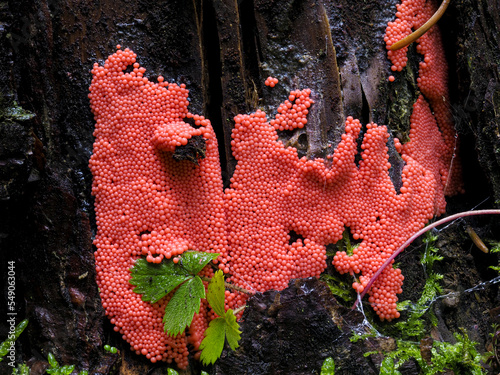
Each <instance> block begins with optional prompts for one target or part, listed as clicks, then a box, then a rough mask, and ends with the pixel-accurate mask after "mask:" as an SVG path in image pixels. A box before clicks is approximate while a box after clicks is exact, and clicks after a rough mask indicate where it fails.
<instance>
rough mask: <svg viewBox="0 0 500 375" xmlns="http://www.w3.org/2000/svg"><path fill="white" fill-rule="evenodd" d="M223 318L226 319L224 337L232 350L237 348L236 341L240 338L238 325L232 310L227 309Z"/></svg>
mask: <svg viewBox="0 0 500 375" xmlns="http://www.w3.org/2000/svg"><path fill="white" fill-rule="evenodd" d="M224 319H225V321H226V338H227V342H228V343H229V346H230V347H231V349H232V350H235V349H236V348H238V346H239V345H238V341H240V339H241V336H240V334H241V331H240V325H239V324H238V322H237V321H236V316H234V313H233V310H231V309H229V310H227V312H226V314H225V316H224Z"/></svg>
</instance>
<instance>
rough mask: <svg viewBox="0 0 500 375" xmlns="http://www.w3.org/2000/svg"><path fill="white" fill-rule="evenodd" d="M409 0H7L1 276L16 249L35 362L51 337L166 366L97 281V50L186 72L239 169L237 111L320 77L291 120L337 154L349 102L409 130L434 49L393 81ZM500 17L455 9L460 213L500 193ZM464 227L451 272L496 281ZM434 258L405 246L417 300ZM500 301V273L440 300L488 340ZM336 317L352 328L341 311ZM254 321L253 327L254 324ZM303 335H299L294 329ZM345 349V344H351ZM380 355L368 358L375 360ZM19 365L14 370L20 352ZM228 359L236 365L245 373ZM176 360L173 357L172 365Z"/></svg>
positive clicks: (2, 32) (270, 104)
mask: <svg viewBox="0 0 500 375" xmlns="http://www.w3.org/2000/svg"><path fill="white" fill-rule="evenodd" d="M395 3H396V1H395V0H390V1H377V0H374V1H350V0H339V1H331V2H329V1H324V0H322V1H313V0H295V1H292V0H280V1H277V0H276V1H273V0H242V1H236V0H233V1H231V0H224V1H222V0H194V1H192V2H190V1H185V0H169V1H152V0H130V1H129V0H113V1H92V2H75V1H70V0H34V1H33V0H29V1H28V0H18V1H3V2H0V22H1V23H0V51H1V53H0V64H1V69H0V89H1V97H0V99H1V100H0V251H1V253H0V260H1V262H0V266H1V267H2V269H1V270H0V275H2V277H3V279H2V281H3V284H2V285H5V281H6V280H5V277H6V276H5V275H6V267H7V262H8V261H15V265H16V288H17V289H16V293H17V294H16V296H17V299H16V303H17V305H16V312H17V314H18V315H17V318H18V321H20V320H21V318H23V317H25V316H26V317H28V318H29V319H30V324H29V326H28V329H27V330H26V332H25V333H23V335H22V336H21V339H20V340H19V344H18V347H17V349H18V350H17V355H18V360H24V361H29V363H30V364H33V366H34V367H33V368H34V369H35V368H36V369H39V370H37V371H38V373H42V369H43V367H44V363H45V362H44V361H45V360H46V358H47V354H48V353H49V352H53V353H54V354H55V355H56V358H57V359H58V360H59V362H60V363H64V364H76V365H77V369H78V370H81V369H90V371H91V373H92V372H94V373H102V374H108V373H116V371H117V369H119V368H121V373H129V374H136V373H137V374H143V373H146V372H147V371H149V370H150V369H152V368H153V367H152V366H151V364H149V363H148V361H146V360H145V359H144V358H141V357H137V356H135V355H134V354H132V353H130V352H129V351H128V345H127V344H126V343H125V342H123V341H122V340H121V338H120V337H119V335H116V334H115V333H114V332H113V331H112V327H111V325H110V324H109V323H107V320H106V319H105V317H104V312H103V309H102V307H101V304H100V299H99V295H98V290H97V286H96V284H95V281H94V280H95V271H94V260H93V249H92V244H91V243H92V233H95V229H96V228H95V222H94V214H93V201H92V197H91V196H90V186H91V178H92V177H91V174H90V172H89V169H88V166H87V163H88V159H89V157H90V154H91V150H92V143H93V137H92V132H93V127H94V124H93V117H92V114H91V112H90V109H89V102H88V98H87V93H88V86H89V84H90V80H91V74H90V70H91V68H92V65H93V64H94V62H99V63H102V62H103V60H104V59H105V58H106V57H107V56H108V55H109V54H111V53H113V52H114V51H115V45H116V44H121V45H122V46H123V47H129V48H131V49H132V50H134V52H136V53H137V55H138V61H139V62H140V64H141V65H142V66H144V67H146V69H147V73H146V75H147V76H148V77H150V78H155V77H156V76H157V75H160V74H161V75H163V76H164V77H165V79H166V80H167V81H172V82H177V83H185V84H186V85H187V87H188V88H189V90H190V98H191V105H190V110H191V111H192V112H193V113H200V114H204V115H206V116H207V117H208V118H210V119H211V120H212V123H213V125H214V128H215V129H216V132H217V134H218V138H219V143H220V152H221V161H222V164H223V174H224V175H223V176H224V178H225V181H226V182H227V180H228V178H229V177H230V176H231V173H232V171H233V170H234V166H235V160H234V159H233V158H232V155H231V150H230V143H229V141H230V130H231V127H232V118H233V116H235V115H236V114H238V113H244V112H249V111H254V110H256V109H257V108H261V109H264V110H266V111H267V112H268V116H273V115H274V114H275V110H276V106H277V105H278V104H279V103H281V102H282V101H283V100H284V99H285V98H286V97H287V96H288V91H289V90H293V89H303V88H307V87H308V88H311V89H312V91H313V98H314V100H315V105H314V106H313V108H312V109H311V113H310V115H309V123H308V125H307V127H306V129H303V130H299V131H297V132H296V133H289V132H283V134H281V135H280V136H281V137H282V139H284V140H285V141H286V142H287V144H289V145H293V146H294V147H297V149H298V150H299V153H301V154H302V155H306V156H308V157H315V156H324V155H325V154H327V153H328V152H329V151H328V150H329V148H328V145H329V144H332V145H335V144H336V142H337V141H338V139H339V137H340V134H341V131H342V126H343V121H344V119H345V117H346V116H348V115H350V116H353V117H355V118H359V119H360V120H361V121H362V122H363V123H367V122H369V121H374V122H377V123H379V124H387V125H389V127H390V129H391V131H392V133H393V135H394V136H398V137H400V138H401V139H405V132H407V130H408V126H409V122H408V119H409V115H410V114H411V105H412V104H413V101H414V99H415V97H416V92H415V85H414V81H413V80H414V77H415V74H416V70H415V67H416V61H417V60H416V59H417V57H416V56H414V57H413V59H414V60H413V62H412V63H411V64H409V67H410V68H409V69H408V71H407V76H408V79H406V80H401V83H400V84H399V85H388V83H387V80H386V79H387V76H388V75H389V66H390V63H389V62H388V60H387V59H386V56H385V46H384V43H383V34H384V31H385V25H386V23H387V21H389V20H391V19H392V18H393V14H394V12H395ZM499 14H500V9H499V4H498V2H497V1H494V0H486V1H473V0H464V1H453V2H452V3H451V5H450V7H449V9H448V11H447V14H446V15H445V17H444V18H443V19H442V21H441V26H442V29H443V32H444V38H445V44H446V52H447V55H448V58H449V61H450V87H451V91H452V103H450V105H451V106H452V108H453V110H454V113H456V125H457V129H458V131H459V134H460V136H461V138H462V149H461V154H462V160H463V162H464V178H465V181H464V182H465V187H466V191H467V193H466V194H465V195H463V196H460V197H456V198H454V199H453V200H452V201H451V204H450V206H449V207H450V210H455V211H458V210H463V209H469V208H471V207H473V206H475V205H476V204H478V203H479V202H481V201H482V200H484V199H486V200H487V201H486V203H485V204H484V205H485V206H488V207H491V206H493V205H495V204H496V205H498V203H497V202H498V201H499V200H500V156H499V155H500V136H499V134H500V129H499V123H500V117H499V116H500V83H499V82H500V80H499V70H498V69H499V66H500V50H499V44H500V43H499V42H500V40H499V35H500V34H499V27H500V19H499V18H498V17H499ZM269 75H271V76H273V77H276V78H278V79H279V80H280V84H279V85H278V86H277V87H276V88H274V89H271V88H268V87H266V86H264V80H265V78H266V77H267V76H269ZM330 149H333V148H330ZM330 152H331V151H330ZM391 162H392V163H393V164H396V163H395V161H393V160H391ZM498 222H499V220H498V219H491V218H488V219H479V218H478V219H474V221H472V222H471V221H469V224H472V225H474V228H475V229H476V231H477V232H478V234H479V235H480V236H482V237H483V238H485V239H488V238H489V239H492V240H498V239H499V238H498V231H499V229H500V228H499V224H498ZM462 229H463V228H461V227H458V229H456V232H454V233H455V237H454V238H453V239H448V237H445V240H443V241H445V242H444V243H443V246H444V248H445V256H446V258H445V262H444V264H443V265H442V267H443V271H442V272H443V273H446V274H449V275H450V276H449V278H448V279H446V280H445V281H446V283H447V284H446V285H445V286H446V288H448V289H450V290H457V291H463V290H465V289H467V288H470V287H471V286H474V285H477V284H479V283H480V282H482V281H485V280H488V279H491V277H492V273H491V272H490V271H488V268H487V266H488V265H491V264H495V262H497V261H498V260H497V259H496V258H495V257H494V256H493V255H482V254H480V253H478V252H477V251H475V249H474V248H472V247H471V242H470V240H469V239H468V238H467V237H466V236H465V235H463V233H464V232H463V230H462ZM450 243H451V245H450ZM416 261H417V260H416V259H413V257H412V256H408V257H406V258H404V259H403V260H402V263H403V265H406V266H405V267H406V269H404V268H403V272H404V273H405V275H407V278H408V280H414V284H412V285H415V288H410V289H408V288H407V289H405V295H404V296H403V299H404V298H409V297H414V296H415V295H416V294H418V290H419V289H418V286H421V283H422V280H423V277H424V275H422V274H419V272H420V271H421V270H420V268H419V267H415V266H414V264H415V262H416ZM405 285H409V284H405ZM2 293H3V300H2V302H1V309H0V314H1V315H0V319H1V325H0V327H1V330H0V340H1V339H2V338H3V337H5V336H6V332H7V331H6V329H7V327H6V326H5V321H6V318H4V317H6V316H7V315H6V313H7V312H6V311H5V309H6V304H5V303H4V302H5V301H6V300H7V296H6V290H5V288H3V290H2ZM287 293H292V292H291V291H289V292H287ZM270 294H272V293H270ZM322 296H323V295H322ZM315 298H316V297H315ZM321 298H323V297H321ZM495 300H496V301H497V302H496V304H497V305H498V300H499V296H498V288H496V289H495V288H493V289H489V290H488V292H487V293H486V294H485V295H480V296H479V297H478V296H475V297H474V298H473V297H471V294H468V295H466V296H464V297H463V298H462V300H461V301H460V303H458V304H456V305H455V304H454V302H453V301H448V305H446V306H444V307H440V308H441V309H442V311H444V312H443V314H441V315H440V324H441V325H440V327H441V328H440V329H441V331H440V332H441V333H442V336H443V337H446V335H448V336H449V334H447V333H446V332H449V331H451V330H452V329H455V328H458V327H459V326H464V327H466V329H467V330H468V331H469V332H472V333H473V332H477V334H476V335H475V336H474V337H473V338H474V339H475V340H476V341H479V342H480V344H481V345H483V347H484V345H485V342H486V340H487V334H488V332H487V329H488V327H489V325H490V324H491V323H492V322H493V321H494V319H498V317H496V315H495V314H494V313H492V316H491V317H490V315H488V311H490V310H491V311H494V310H492V309H493V308H494V307H496V306H495V302H494V301H495ZM263 303H265V302H263ZM271 303H272V302H271ZM325 303H326V302H325ZM328 303H330V302H328ZM328 303H327V304H328ZM305 308H307V307H305ZM263 309H264V310H267V309H268V307H267V306H266V307H265V308H263ZM485 311H486V313H483V312H485ZM311 313H312V312H311ZM248 314H249V315H250V314H258V312H252V311H249V312H248ZM470 316H472V318H470ZM451 317H453V319H452V318H451ZM292 318H296V317H295V316H292V317H290V319H292ZM318 319H319V318H318ZM299 320H300V318H299ZM457 322H460V323H457ZM318 324H319V325H321V324H320V323H318ZM325 327H329V328H328V329H331V330H332V332H333V331H338V330H339V328H336V327H335V324H332V322H331V321H327V322H326V323H325ZM474 327H476V331H474V329H475V328H474ZM477 327H479V328H477ZM272 329H274V330H276V329H277V330H279V329H281V328H279V327H277V328H276V327H274V328H272ZM244 330H245V335H247V332H249V331H248V329H247V328H245V326H244ZM296 334H300V332H297V333H296ZM248 335H249V336H250V337H244V340H247V341H245V342H250V341H251V340H252V339H254V338H252V337H251V335H252V333H251V332H250V333H248ZM300 340H301V339H300V338H297V337H296V335H294V337H293V342H296V341H300ZM293 342H292V343H290V342H288V341H286V340H285V344H286V345H287V348H289V347H291V346H293V345H292V344H293ZM106 343H108V344H111V345H115V346H117V347H118V348H120V349H121V353H122V357H121V359H120V358H119V356H117V355H111V354H107V353H105V352H104V351H103V349H102V347H103V345H104V344H106ZM269 343H270V342H269ZM269 343H268V342H265V343H262V345H266V344H269ZM245 350H246V349H245ZM252 350H253V349H252ZM328 350H330V351H331V352H332V353H334V352H339V350H341V349H339V348H338V347H337V346H336V345H335V343H333V344H331V348H329V349H328ZM360 350H361V349H360ZM366 350H371V349H366ZM264 352H266V353H267V352H268V353H272V351H271V350H269V351H262V353H264ZM247 353H248V352H247ZM251 353H253V352H251ZM241 355H242V354H241V353H240V354H237V357H238V358H239V359H241ZM321 355H323V354H321ZM228 358H229V357H228ZM319 358H323V357H318V358H316V359H315V361H314V363H313V364H311V366H312V367H311V368H310V369H311V371H312V372H311V373H314V371H317V366H318V364H319V363H320V361H319ZM268 360H272V359H268ZM280 360H282V359H280ZM361 360H363V357H360V361H361ZM365 360H366V361H367V362H366V363H364V364H359V366H373V365H374V364H373V363H374V362H373V360H372V359H365ZM120 361H121V362H120ZM227 361H228V359H225V362H223V363H229V362H227ZM370 361H371V362H370ZM1 365H2V367H0V371H1V372H2V373H4V369H5V368H6V367H5V366H6V363H5V361H4V362H2V364H1ZM224 366H225V365H224V364H221V365H220V367H219V369H220V370H217V371H219V372H218V373H231V370H230V367H228V369H229V370H227V369H226V370H223V369H224ZM195 367H196V366H195ZM313 367H314V368H313ZM193 368H194V367H193ZM126 369H128V370H126ZM126 371H129V372H126ZM162 371H164V368H160V367H158V366H156V367H155V370H154V373H164V372H162ZM193 371H194V370H193ZM224 371H225V372H224ZM35 373H36V372H35ZM262 373H266V372H265V371H264V372H262ZM267 373H269V372H267ZM289 373H293V372H289ZM297 373H299V372H297ZM367 373H368V372H367Z"/></svg>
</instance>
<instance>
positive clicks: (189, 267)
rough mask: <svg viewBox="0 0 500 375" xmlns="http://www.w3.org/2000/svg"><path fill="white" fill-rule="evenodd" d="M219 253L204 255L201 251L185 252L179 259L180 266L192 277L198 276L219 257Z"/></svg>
mask: <svg viewBox="0 0 500 375" xmlns="http://www.w3.org/2000/svg"><path fill="white" fill-rule="evenodd" d="M219 255H220V254H218V253H202V252H199V251H185V252H184V253H183V254H182V255H181V256H180V257H179V258H180V262H179V264H181V265H182V267H184V269H185V270H186V271H188V272H189V273H190V274H191V275H197V274H198V272H200V271H201V270H202V269H203V267H205V266H206V265H207V264H208V263H209V262H211V261H212V260H214V259H217V257H218V256H219Z"/></svg>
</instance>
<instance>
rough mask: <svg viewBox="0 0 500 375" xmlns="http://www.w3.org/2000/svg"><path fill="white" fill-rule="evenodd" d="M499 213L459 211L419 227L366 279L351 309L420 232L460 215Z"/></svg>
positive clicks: (496, 213) (493, 211)
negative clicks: (366, 282) (368, 279)
mask: <svg viewBox="0 0 500 375" xmlns="http://www.w3.org/2000/svg"><path fill="white" fill-rule="evenodd" d="M499 214H500V210H495V209H492V210H477V211H465V212H459V213H457V214H454V215H451V216H448V217H445V218H443V219H441V220H438V221H436V222H434V223H432V224H429V225H428V226H426V227H425V228H422V229H420V230H419V231H418V232H417V233H415V234H414V235H413V236H411V237H410V238H408V240H406V242H405V243H403V244H402V245H401V246H400V247H399V248H398V249H397V250H396V251H395V252H394V253H392V254H391V256H390V257H389V258H388V259H387V260H386V261H385V262H384V264H382V266H381V267H380V268H379V269H378V270H377V272H375V274H374V275H373V276H372V278H371V279H370V281H368V284H366V286H365V288H364V289H363V292H361V297H360V298H359V299H357V300H356V302H355V303H354V305H353V306H352V308H353V309H354V308H356V306H357V305H358V301H359V300H360V299H361V298H363V297H364V295H365V294H366V293H367V292H368V291H369V290H370V288H371V286H372V285H373V283H374V282H375V280H377V278H378V277H379V276H380V274H381V273H382V272H383V271H384V269H385V268H386V267H387V266H388V265H390V264H391V263H392V261H393V260H394V258H396V256H398V254H399V253H400V252H402V251H403V250H404V249H406V248H407V247H408V245H410V244H411V243H412V242H413V241H414V240H415V239H417V238H418V237H420V236H421V235H422V234H424V233H425V232H427V231H428V230H430V229H433V228H435V227H437V226H438V225H441V224H444V223H447V222H449V221H453V220H455V219H459V218H461V217H466V216H476V215H499Z"/></svg>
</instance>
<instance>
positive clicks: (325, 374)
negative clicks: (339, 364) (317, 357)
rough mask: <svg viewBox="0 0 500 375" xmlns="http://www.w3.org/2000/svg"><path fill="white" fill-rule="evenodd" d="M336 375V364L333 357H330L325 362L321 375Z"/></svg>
mask: <svg viewBox="0 0 500 375" xmlns="http://www.w3.org/2000/svg"><path fill="white" fill-rule="evenodd" d="M334 374H335V362H334V361H333V358H332V357H328V358H327V359H325V362H323V366H321V375H334Z"/></svg>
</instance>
